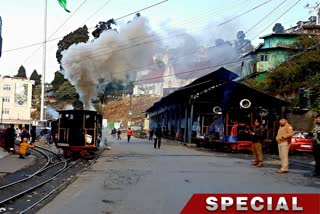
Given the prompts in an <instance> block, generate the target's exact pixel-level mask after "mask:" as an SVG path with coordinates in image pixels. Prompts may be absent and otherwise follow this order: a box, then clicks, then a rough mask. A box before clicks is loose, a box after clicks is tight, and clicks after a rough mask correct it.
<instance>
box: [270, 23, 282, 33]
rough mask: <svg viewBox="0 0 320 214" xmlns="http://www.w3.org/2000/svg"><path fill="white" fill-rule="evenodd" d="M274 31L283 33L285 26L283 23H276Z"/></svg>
mask: <svg viewBox="0 0 320 214" xmlns="http://www.w3.org/2000/svg"><path fill="white" fill-rule="evenodd" d="M272 31H273V32H274V33H283V32H284V27H283V26H282V24H281V23H276V24H275V25H274V26H273V28H272Z"/></svg>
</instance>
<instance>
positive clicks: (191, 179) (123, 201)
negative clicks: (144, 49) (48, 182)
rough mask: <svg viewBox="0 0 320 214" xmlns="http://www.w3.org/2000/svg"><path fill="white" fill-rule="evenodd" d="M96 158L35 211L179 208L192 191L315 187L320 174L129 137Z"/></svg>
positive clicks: (129, 212) (133, 212) (67, 213)
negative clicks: (156, 146)
mask: <svg viewBox="0 0 320 214" xmlns="http://www.w3.org/2000/svg"><path fill="white" fill-rule="evenodd" d="M110 146H111V147H112V150H106V151H105V152H104V154H103V155H102V157H101V158H100V159H99V160H98V161H97V163H96V164H95V165H94V166H93V167H92V168H90V169H89V170H88V171H86V172H85V173H83V174H82V175H81V176H80V177H79V178H78V179H77V180H76V181H75V182H74V183H72V184H71V185H70V186H69V187H68V188H67V189H65V190H64V191H62V192H61V193H60V194H59V195H58V196H57V197H56V198H55V199H54V200H53V201H52V202H51V203H50V204H48V205H47V206H45V207H44V208H43V209H42V210H40V211H39V212H38V213H40V214H55V213H64V214H73V213H74V214H82V213H94V214H96V213H97V214H98V213H112V214H115V213H116V214H123V213H126V214H144V213H155V214H158V213H159V214H160V213H161V214H163V213H166V214H167V213H168V214H169V213H179V212H180V211H181V209H182V208H183V206H184V205H185V203H186V202H187V201H188V199H189V198H190V197H191V195H192V194H193V193H233V192H234V193H239V192H243V193H247V192H249V193H279V192H282V193H284V192H287V193H294V192H305V193H318V192H319V190H320V179H317V178H311V177H307V176H305V175H304V173H306V172H307V171H303V170H298V169H293V170H291V172H290V173H288V174H277V173H275V170H276V169H278V168H279V166H278V165H277V164H275V163H274V161H273V162H269V163H267V164H266V167H264V168H254V167H251V166H249V163H250V160H249V158H247V159H246V158H243V159H240V158H230V157H228V156H229V155H232V154H224V153H213V152H204V151H196V150H195V149H192V148H187V147H185V146H182V145H172V144H164V145H163V146H162V148H161V149H154V148H153V145H152V143H151V142H148V141H146V140H141V139H132V142H131V143H129V144H128V143H126V142H125V140H122V141H115V142H111V143H110Z"/></svg>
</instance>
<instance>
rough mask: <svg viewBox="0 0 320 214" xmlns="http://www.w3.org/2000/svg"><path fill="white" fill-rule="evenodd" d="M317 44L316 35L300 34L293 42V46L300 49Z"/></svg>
mask: <svg viewBox="0 0 320 214" xmlns="http://www.w3.org/2000/svg"><path fill="white" fill-rule="evenodd" d="M317 44H319V39H318V38H317V37H316V36H308V37H306V36H300V37H298V38H297V41H296V42H295V43H294V44H293V48H298V49H300V50H307V49H308V48H312V47H314V46H315V45H317Z"/></svg>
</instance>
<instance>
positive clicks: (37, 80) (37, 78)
mask: <svg viewBox="0 0 320 214" xmlns="http://www.w3.org/2000/svg"><path fill="white" fill-rule="evenodd" d="M30 80H34V82H35V85H40V84H41V75H39V74H38V72H37V70H33V72H32V74H31V76H30Z"/></svg>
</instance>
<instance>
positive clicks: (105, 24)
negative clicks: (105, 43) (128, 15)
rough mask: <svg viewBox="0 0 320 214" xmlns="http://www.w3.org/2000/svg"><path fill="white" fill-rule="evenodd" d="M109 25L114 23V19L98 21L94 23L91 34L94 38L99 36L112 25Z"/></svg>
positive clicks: (110, 28)
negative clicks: (94, 27)
mask: <svg viewBox="0 0 320 214" xmlns="http://www.w3.org/2000/svg"><path fill="white" fill-rule="evenodd" d="M111 25H116V22H115V21H114V19H109V20H108V21H106V22H99V23H98V24H97V25H96V29H95V30H94V31H93V32H92V35H93V37H94V38H95V39H97V38H99V37H100V34H101V33H102V32H103V31H105V30H112V26H111Z"/></svg>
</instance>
